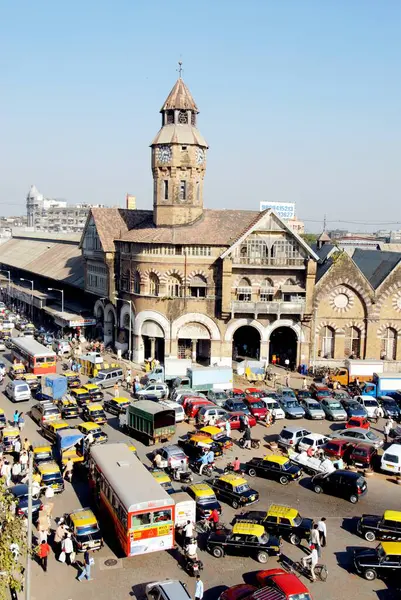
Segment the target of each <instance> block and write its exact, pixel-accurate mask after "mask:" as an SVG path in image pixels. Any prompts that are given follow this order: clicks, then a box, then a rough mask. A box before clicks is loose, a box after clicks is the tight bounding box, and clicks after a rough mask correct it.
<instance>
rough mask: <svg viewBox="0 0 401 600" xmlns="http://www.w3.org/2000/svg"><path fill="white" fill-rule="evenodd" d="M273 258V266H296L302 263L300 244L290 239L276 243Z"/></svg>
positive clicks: (272, 253)
mask: <svg viewBox="0 0 401 600" xmlns="http://www.w3.org/2000/svg"><path fill="white" fill-rule="evenodd" d="M271 256H272V263H273V265H296V264H300V263H301V261H302V255H301V253H300V251H299V248H298V244H297V243H296V242H295V241H294V240H290V239H283V240H277V242H274V244H273V246H272V249H271Z"/></svg>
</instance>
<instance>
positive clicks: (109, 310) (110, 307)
mask: <svg viewBox="0 0 401 600" xmlns="http://www.w3.org/2000/svg"><path fill="white" fill-rule="evenodd" d="M110 313H113V318H114V323H115V324H117V323H118V321H117V311H116V309H115V306H113V304H110V303H109V304H107V306H106V308H105V309H104V321H105V323H108V322H110V321H111V319H110V318H109V317H110Z"/></svg>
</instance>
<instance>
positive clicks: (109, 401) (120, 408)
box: [103, 396, 131, 416]
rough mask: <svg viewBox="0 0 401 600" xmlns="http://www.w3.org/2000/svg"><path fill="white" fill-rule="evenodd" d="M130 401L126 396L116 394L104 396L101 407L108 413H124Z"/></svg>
mask: <svg viewBox="0 0 401 600" xmlns="http://www.w3.org/2000/svg"><path fill="white" fill-rule="evenodd" d="M130 403H131V402H130V400H129V399H128V398H123V397H120V396H117V398H106V400H105V401H104V402H103V408H104V410H106V411H107V412H108V413H111V414H112V415H117V416H118V415H121V413H124V414H125V413H126V412H127V408H128V407H129V405H130Z"/></svg>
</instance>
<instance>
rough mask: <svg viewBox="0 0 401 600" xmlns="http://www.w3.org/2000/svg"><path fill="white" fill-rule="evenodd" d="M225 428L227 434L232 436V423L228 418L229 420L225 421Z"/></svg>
mask: <svg viewBox="0 0 401 600" xmlns="http://www.w3.org/2000/svg"><path fill="white" fill-rule="evenodd" d="M224 428H225V430H226V436H227V437H229V438H230V437H231V423H230V421H229V419H227V421H226V422H225V424H224Z"/></svg>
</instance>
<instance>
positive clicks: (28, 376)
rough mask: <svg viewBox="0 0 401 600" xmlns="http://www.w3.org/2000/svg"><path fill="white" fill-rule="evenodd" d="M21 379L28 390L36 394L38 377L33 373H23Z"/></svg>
mask: <svg viewBox="0 0 401 600" xmlns="http://www.w3.org/2000/svg"><path fill="white" fill-rule="evenodd" d="M21 379H22V380H23V381H25V382H26V383H27V384H28V385H29V388H30V389H31V390H32V391H33V392H36V391H37V390H39V389H40V381H39V377H38V376H37V375H35V374H34V373H25V374H24V375H22V377H21Z"/></svg>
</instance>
